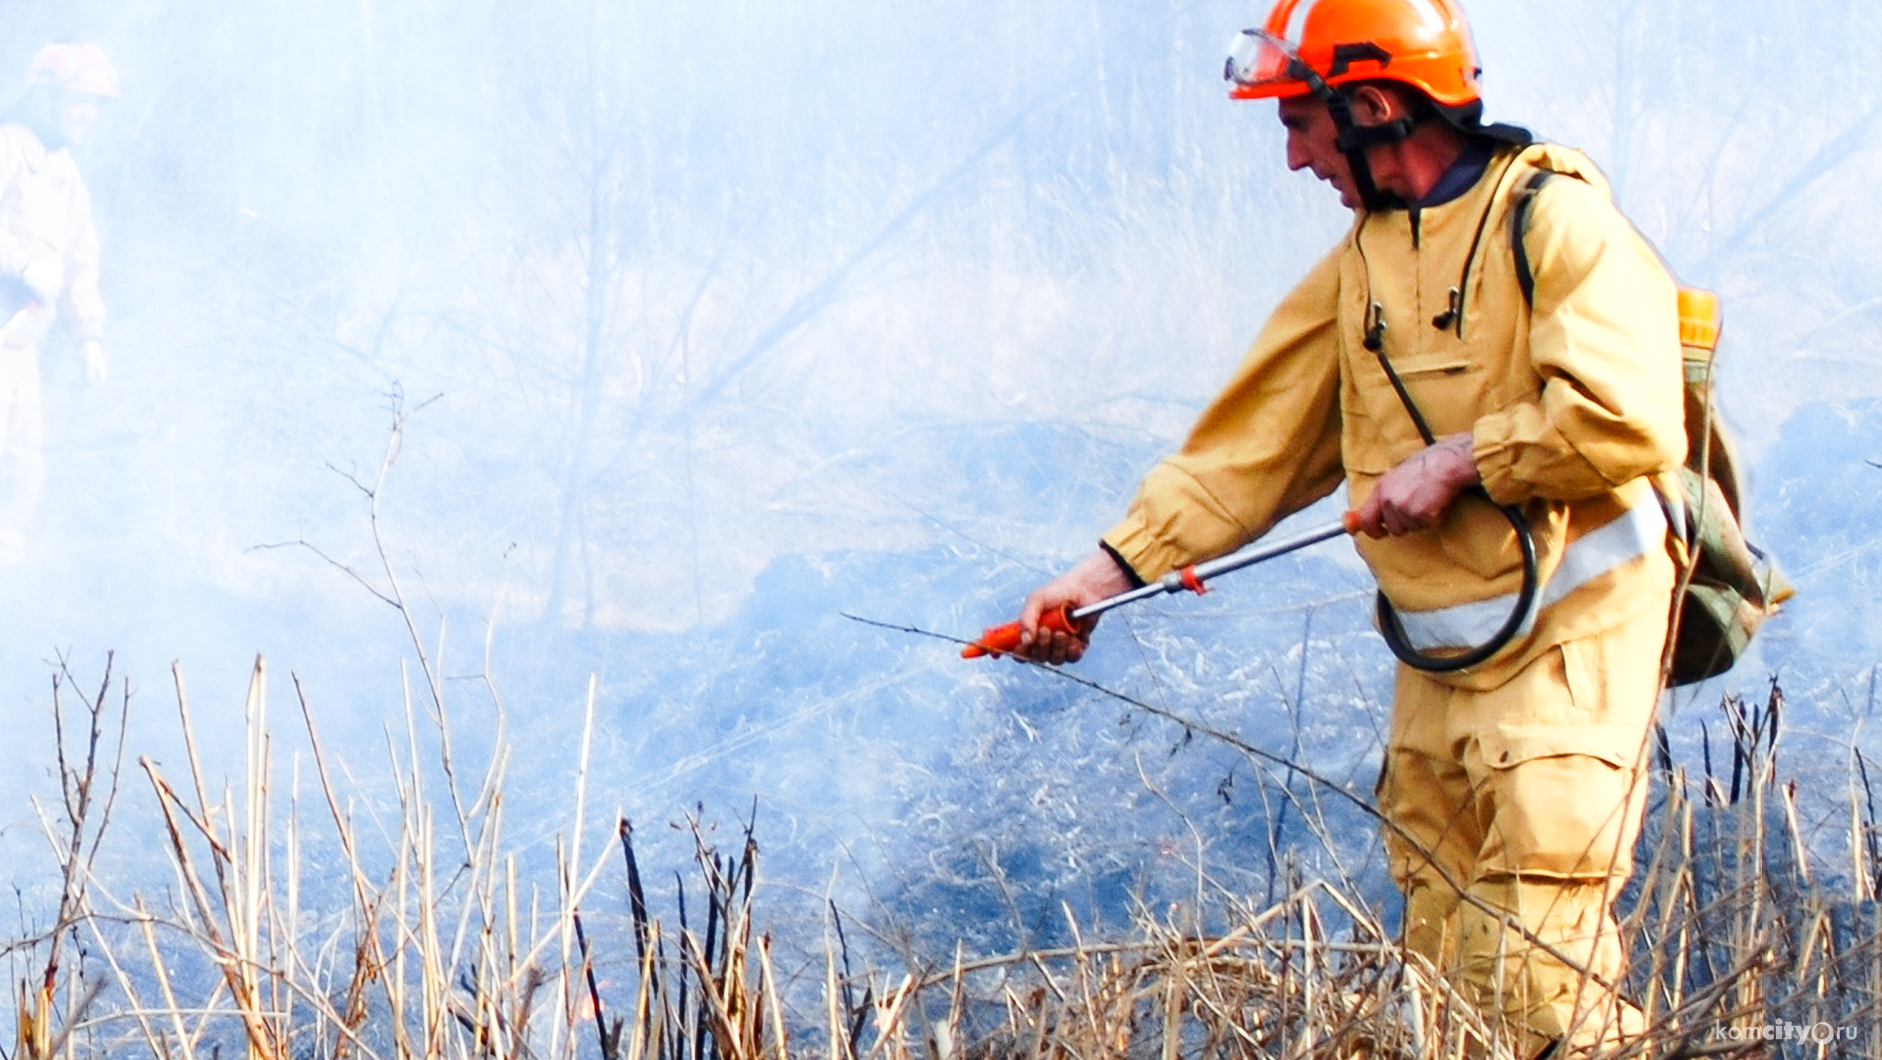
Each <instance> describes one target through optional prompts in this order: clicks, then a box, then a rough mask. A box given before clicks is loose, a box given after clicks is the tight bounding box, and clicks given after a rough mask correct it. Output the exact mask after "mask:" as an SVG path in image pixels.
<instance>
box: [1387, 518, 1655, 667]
mask: <svg viewBox="0 0 1882 1060" xmlns="http://www.w3.org/2000/svg"><path fill="white" fill-rule="evenodd" d="M1665 538H1666V516H1665V515H1664V514H1663V513H1662V512H1661V511H1660V506H1659V505H1658V504H1655V503H1654V502H1652V501H1648V502H1647V503H1645V504H1639V505H1635V506H1634V507H1632V508H1629V509H1628V510H1627V511H1625V512H1623V513H1622V514H1621V515H1620V516H1618V517H1616V518H1615V519H1614V520H1613V521H1612V522H1609V523H1607V524H1606V525H1604V526H1602V527H1600V528H1599V529H1595V530H1591V531H1589V532H1588V533H1585V534H1583V535H1581V536H1580V537H1578V538H1576V539H1575V540H1573V541H1571V542H1569V545H1568V548H1567V549H1565V550H1564V551H1563V553H1562V562H1561V563H1560V564H1559V565H1558V566H1557V567H1556V568H1555V573H1554V574H1553V575H1552V576H1550V578H1549V581H1548V583H1547V584H1546V585H1544V586H1543V587H1542V591H1541V592H1540V593H1537V594H1536V606H1535V607H1534V608H1533V609H1531V611H1530V612H1529V615H1528V617H1526V618H1525V619H1524V620H1523V624H1522V628H1521V629H1520V630H1519V631H1518V635H1519V636H1520V635H1522V634H1526V633H1528V632H1529V631H1530V630H1531V629H1533V628H1535V624H1536V615H1537V613H1539V612H1540V611H1541V610H1542V608H1545V607H1548V606H1549V605H1550V604H1553V603H1555V602H1556V601H1558V600H1560V599H1562V598H1563V597H1565V596H1567V595H1568V594H1569V593H1572V592H1574V591H1575V590H1577V589H1579V588H1581V587H1582V586H1584V585H1586V584H1588V583H1589V582H1591V581H1593V580H1595V579H1596V578H1599V577H1601V576H1602V575H1603V574H1606V573H1608V572H1609V571H1611V570H1613V569H1615V568H1616V567H1619V566H1621V565H1622V564H1624V563H1628V562H1630V561H1632V560H1636V559H1639V558H1640V557H1641V556H1644V555H1646V554H1647V550H1648V549H1651V548H1658V547H1660V546H1661V545H1662V543H1663V542H1664V540H1665ZM1515 606H1516V594H1515V593H1505V594H1503V595H1502V596H1493V597H1490V598H1489V599H1487V600H1477V601H1473V602H1471V603H1468V604H1458V605H1456V606H1455V607H1440V608H1437V609H1435V610H1431V611H1404V610H1401V611H1399V612H1398V619H1399V623H1400V625H1401V626H1403V628H1404V630H1405V639H1406V640H1407V641H1409V642H1410V643H1411V646H1412V647H1414V648H1417V649H1418V650H1419V651H1430V650H1431V649H1433V648H1473V647H1476V646H1477V645H1479V644H1482V643H1484V642H1485V641H1487V640H1489V639H1490V638H1491V637H1494V636H1496V633H1497V631H1498V630H1500V629H1502V628H1503V623H1504V622H1506V621H1508V620H1509V615H1510V608H1512V607H1515Z"/></svg>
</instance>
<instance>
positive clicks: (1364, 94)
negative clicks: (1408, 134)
mask: <svg viewBox="0 0 1882 1060" xmlns="http://www.w3.org/2000/svg"><path fill="white" fill-rule="evenodd" d="M1347 98H1348V99H1349V100H1351V105H1352V108H1353V120H1354V121H1356V122H1358V123H1359V124H1361V125H1384V124H1385V123H1386V122H1389V121H1392V120H1394V119H1396V118H1398V117H1400V113H1401V112H1402V111H1403V110H1404V109H1405V108H1404V105H1403V104H1402V103H1401V102H1400V101H1399V99H1398V97H1396V96H1394V95H1393V94H1392V93H1390V92H1387V91H1386V90H1385V89H1383V88H1380V87H1379V86H1378V85H1359V86H1357V87H1355V88H1353V89H1352V90H1351V92H1350V93H1349V94H1348V96H1347Z"/></svg>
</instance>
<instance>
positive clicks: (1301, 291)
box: [1104, 144, 1686, 687]
mask: <svg viewBox="0 0 1882 1060" xmlns="http://www.w3.org/2000/svg"><path fill="white" fill-rule="evenodd" d="M1537 169H1548V170H1551V171H1553V172H1555V173H1557V174H1560V176H1557V177H1556V178H1555V179H1552V180H1550V181H1549V182H1548V183H1547V184H1546V185H1544V186H1543V187H1542V189H1541V190H1540V191H1539V192H1537V193H1536V197H1535V200H1534V202H1533V203H1532V204H1531V208H1530V211H1529V217H1528V224H1527V236H1526V237H1525V239H1524V246H1525V248H1526V250H1527V252H1528V255H1529V260H1530V265H1531V272H1532V274H1533V276H1534V279H1535V289H1534V301H1533V308H1532V307H1531V306H1530V305H1529V304H1527V303H1526V302H1525V300H1524V298H1523V295H1522V292H1521V289H1520V287H1519V286H1518V283H1517V278H1516V266H1515V260H1514V252H1513V250H1512V247H1511V240H1510V229H1509V224H1510V210H1511V207H1512V204H1513V203H1514V202H1515V201H1516V197H1517V196H1518V195H1520V194H1526V192H1524V191H1522V190H1521V189H1522V188H1523V186H1524V184H1525V182H1526V181H1527V180H1528V178H1529V177H1530V175H1531V174H1532V173H1533V172H1535V170H1537ZM1453 292H1455V293H1453ZM1375 303H1376V304H1377V306H1378V309H1377V310H1376V311H1375V310H1372V309H1371V307H1372V306H1373V305H1374V304H1375ZM1459 308H1461V312H1458V311H1457V310H1458V309H1459ZM1369 314H1376V317H1377V318H1378V319H1380V320H1382V321H1383V323H1384V325H1385V327H1384V331H1383V340H1384V342H1383V348H1384V352H1385V355H1386V356H1387V357H1388V358H1389V359H1390V361H1391V364H1392V366H1393V368H1394V369H1395V370H1396V371H1397V373H1398V375H1399V377H1400V378H1401V379H1402V380H1403V382H1404V384H1405V387H1406V389H1407V390H1408V391H1409V393H1410V395H1411V398H1412V400H1413V401H1414V402H1415V403H1416V404H1417V406H1418V408H1419V411H1420V412H1421V413H1422V414H1423V416H1424V418H1425V420H1426V421H1427V423H1428V424H1429V425H1430V428H1431V431H1432V433H1433V434H1434V435H1435V436H1437V437H1440V438H1441V437H1444V436H1445V435H1449V434H1455V433H1458V432H1463V431H1468V432H1470V433H1471V435H1472V437H1473V440H1474V452H1475V458H1476V463H1477V469H1478V472H1479V473H1480V475H1481V476H1482V479H1483V484H1484V488H1485V489H1486V490H1487V491H1488V493H1489V495H1490V497H1491V498H1492V499H1494V500H1495V501H1497V502H1498V503H1501V504H1516V505H1520V506H1521V507H1522V508H1523V509H1524V512H1525V514H1526V515H1527V516H1528V517H1529V520H1530V523H1531V525H1532V527H1533V528H1534V531H1535V539H1536V548H1537V553H1538V558H1539V566H1540V573H1541V576H1542V578H1543V579H1544V582H1543V584H1544V589H1543V592H1542V598H1541V599H1542V608H1541V610H1540V612H1539V614H1538V616H1537V618H1536V620H1535V622H1534V623H1533V625H1532V627H1531V628H1530V629H1529V630H1528V632H1527V635H1526V636H1525V637H1524V638H1523V639H1522V640H1521V641H1519V642H1518V643H1517V644H1516V645H1514V646H1513V647H1512V649H1510V650H1508V651H1505V652H1503V653H1502V654H1500V655H1499V656H1498V657H1496V658H1495V659H1493V660H1491V662H1489V663H1487V664H1485V665H1484V666H1482V667H1479V668H1478V669H1477V670H1476V671H1475V672H1474V673H1471V674H1464V675H1459V676H1456V677H1453V678H1450V679H1449V680H1452V681H1454V682H1456V683H1460V684H1466V685H1475V686H1483V687H1493V686H1494V685H1495V684H1497V683H1499V682H1500V681H1501V680H1502V679H1503V678H1504V677H1506V676H1508V675H1509V674H1510V673H1513V672H1514V670H1515V668H1516V667H1517V666H1520V665H1522V664H1523V663H1525V662H1527V661H1528V659H1530V658H1533V656H1534V655H1535V653H1536V652H1538V651H1540V650H1542V649H1545V648H1547V647H1548V646H1549V645H1552V644H1556V643H1560V642H1562V641H1565V640H1569V639H1572V638H1575V637H1580V636H1585V635H1588V634H1590V633H1594V632H1598V631H1600V630H1603V629H1607V628H1610V627H1612V626H1614V625H1615V624H1617V623H1618V622H1620V621H1622V620H1623V619H1625V618H1627V617H1630V616H1632V615H1634V614H1638V613H1639V612H1640V611H1641V610H1642V609H1644V608H1647V607H1650V606H1651V607H1658V608H1664V607H1666V606H1667V605H1668V603H1669V602H1670V593H1671V587H1672V582H1673V568H1672V562H1671V560H1670V559H1669V558H1668V556H1667V553H1666V550H1665V533H1666V528H1665V527H1666V524H1665V521H1664V518H1663V517H1662V515H1661V513H1660V509H1659V506H1658V504H1657V503H1656V500H1655V497H1654V493H1653V488H1652V485H1651V483H1650V481H1649V479H1650V477H1651V476H1655V475H1659V474H1662V473H1665V472H1669V471H1670V470H1671V469H1672V468H1674V467H1676V466H1678V464H1679V463H1680V461H1681V460H1682V459H1683V458H1684V455H1685V447H1686V435H1685V428H1684V405H1683V400H1684V398H1683V384H1682V375H1681V356H1680V345H1679V322H1678V316H1677V307H1676V289H1675V286H1674V283H1673V280H1672V278H1671V277H1670V276H1669V275H1668V274H1667V271H1666V269H1665V267H1664V266H1663V265H1662V264H1661V263H1660V260H1659V258H1658V257H1657V256H1656V255H1655V253H1654V251H1653V249H1652V248H1651V247H1650V246H1648V244H1647V242H1646V240H1645V239H1644V238H1642V237H1641V236H1640V234H1639V233H1638V232H1636V231H1635V230H1634V228H1633V227H1632V225H1630V224H1629V223H1628V221H1627V220H1626V218H1625V217H1623V216H1622V215H1621V214H1620V212H1619V210H1617V209H1616V208H1615V206H1614V204H1613V201H1612V199H1611V197H1610V194H1609V191H1608V187H1607V182H1606V180H1605V179H1604V178H1603V177H1602V176H1601V174H1600V173H1599V172H1598V171H1597V170H1596V169H1595V168H1594V166H1593V165H1592V164H1591V163H1590V162H1589V161H1588V160H1587V159H1586V158H1585V157H1583V156H1582V155H1581V154H1580V153H1579V152H1576V151H1572V150H1569V149H1566V148H1562V147H1558V146H1554V145H1550V144H1537V145H1532V146H1529V147H1526V148H1515V147H1508V148H1502V149H1499V150H1498V151H1497V152H1496V153H1495V154H1494V155H1493V157H1492V158H1491V160H1490V163H1489V166H1488V168H1487V169H1486V170H1485V172H1484V176H1483V177H1482V178H1481V179H1480V180H1479V181H1478V182H1477V184H1476V185H1475V186H1474V187H1473V188H1471V189H1470V190H1469V191H1467V192H1465V193H1464V194H1463V195H1462V196H1460V197H1458V198H1456V199H1453V200H1452V201H1450V202H1447V203H1444V204H1442V205H1438V206H1433V207H1428V208H1425V209H1423V210H1420V211H1416V212H1413V211H1408V210H1386V211H1379V212H1361V213H1360V214H1359V215H1357V216H1356V217H1355V219H1354V223H1353V227H1352V228H1351V229H1350V230H1349V231H1348V233H1347V235H1346V237H1345V239H1344V240H1343V241H1342V242H1341V244H1340V245H1339V246H1338V247H1336V248H1335V249H1334V251H1333V252H1332V253H1331V254H1330V255H1328V256H1327V257H1326V258H1325V259H1324V260H1322V261H1321V262H1320V263H1319V264H1318V265H1317V266H1315V267H1314V269H1313V270H1312V271H1311V272H1309V273H1308V274H1307V276H1306V278H1305V279H1304V280H1302V281H1301V283H1300V284H1299V286H1297V287H1296V288H1295V289H1294V290H1293V291H1292V292H1291V293H1289V294H1288V295H1287V297H1286V298H1284V299H1283V300H1282V302H1281V304H1280V305H1279V306H1278V307H1277V308H1276V309H1275V311H1274V314H1273V315H1272V316H1271V317H1270V318H1269V320H1268V323H1267V325H1266V327H1264V328H1263V329H1262V332H1261V334H1260V336H1259V337H1258V338H1257V339H1256V340H1255V344H1254V346H1253V348H1252V349H1251V350H1250V352H1249V354H1248V356H1247V357H1246V358H1245V359H1244V360H1243V362H1242V364H1241V366H1240V367H1239V369H1237V371H1236V373H1235V375H1234V377H1233V379H1231V381H1230V382H1229V385H1228V387H1227V388H1226V389H1225V390H1224V391H1223V392H1222V393H1221V394H1220V395H1219V396H1218V397H1217V398H1216V399H1215V401H1214V402H1213V403H1211V404H1210V406H1209V407H1208V408H1207V409H1206V410H1205V411H1204V412H1203V414H1202V417H1201V419H1200V420H1198V421H1197V423H1196V425H1195V427H1194V428H1193V430H1192V431H1191V434H1190V436H1189V439H1188V440H1187V441H1186V442H1185V443H1184V445H1183V448H1182V450H1181V451H1179V452H1178V453H1176V454H1175V455H1174V456H1171V457H1170V458H1168V459H1166V460H1164V461H1163V462H1162V463H1161V464H1159V465H1158V466H1157V467H1156V468H1155V469H1153V470H1152V471H1151V472H1150V474H1149V475H1148V476H1147V477H1146V478H1145V480H1144V482H1143V484H1142V486H1141V487H1140V488H1139V491H1138V494H1137V497H1136V499H1135V500H1134V501H1133V502H1132V503H1131V506H1130V509H1129V511H1128V513H1127V514H1126V516H1125V518H1124V520H1123V521H1122V522H1120V523H1118V524H1117V525H1116V526H1115V527H1113V528H1112V529H1111V530H1110V531H1108V532H1107V533H1106V534H1105V536H1104V540H1105V543H1106V544H1107V545H1109V546H1110V548H1111V549H1112V550H1114V551H1115V553H1116V554H1117V555H1118V556H1120V557H1121V558H1123V559H1124V560H1125V561H1126V562H1128V563H1129V564H1130V565H1131V567H1132V568H1133V569H1134V570H1135V572H1136V573H1137V574H1138V575H1139V576H1140V577H1143V578H1145V579H1154V578H1158V577H1161V576H1162V575H1163V574H1164V573H1166V572H1168V571H1171V570H1174V569H1177V568H1180V567H1183V566H1186V565H1188V564H1191V563H1195V562H1198V561H1200V560H1204V559H1209V558H1213V557H1215V556H1219V555H1223V554H1225V553H1228V552H1231V551H1233V550H1235V549H1237V548H1239V547H1241V546H1242V545H1244V544H1246V543H1247V542H1249V541H1251V540H1253V539H1255V538H1257V537H1259V536H1260V535H1262V534H1263V533H1265V532H1266V531H1267V530H1268V528H1269V527H1271V526H1272V525H1273V524H1274V523H1275V522H1276V521H1278V520H1279V519H1281V518H1282V517H1284V516H1286V515H1288V514H1290V513H1292V512H1294V511H1296V510H1298V509H1300V508H1303V507H1305V506H1307V505H1308V504H1311V503H1313V502H1314V501H1316V500H1318V499H1320V498H1321V497H1324V496H1326V495H1327V494H1328V493H1330V492H1332V491H1333V489H1334V488H1335V487H1336V486H1337V485H1338V484H1339V482H1340V480H1341V479H1342V477H1344V479H1345V481H1346V483H1347V485H1348V488H1349V491H1350V494H1351V499H1352V502H1353V503H1354V504H1355V505H1357V504H1358V503H1359V502H1360V501H1362V500H1363V499H1364V498H1365V497H1366V495H1367V494H1368V493H1369V492H1370V491H1371V489H1372V486H1373V483H1374V482H1376V481H1377V479H1378V478H1379V476H1380V475H1382V474H1384V473H1385V472H1386V471H1388V470H1390V469H1391V468H1392V467H1393V466H1395V465H1397V464H1398V463H1399V462H1400V461H1402V460H1404V459H1405V458H1407V457H1409V456H1411V455H1412V454H1413V453H1415V452H1417V451H1418V450H1419V449H1421V448H1423V447H1424V444H1425V443H1424V441H1423V439H1422V438H1420V437H1419V435H1418V431H1417V428H1416V427H1415V425H1414V424H1413V422H1412V419H1411V417H1410V415H1409V414H1408V413H1407V411H1406V409H1405V407H1404V405H1403V404H1402V403H1401V401H1400V400H1399V397H1398V395H1397V393H1396V392H1395V391H1394V390H1393V388H1392V386H1391V384H1390V381H1389V380H1388V378H1387V376H1386V374H1385V371H1384V369H1383V368H1382V367H1381V366H1380V364H1379V361H1378V358H1377V356H1376V355H1375V354H1374V353H1373V352H1372V351H1370V350H1368V349H1366V348H1365V346H1364V345H1363V341H1362V340H1363V338H1364V333H1365V331H1366V327H1367V324H1368V318H1369ZM1357 544H1358V547H1359V550H1360V553H1361V555H1362V556H1363V557H1364V558H1365V560H1366V562H1367V564H1368V565H1369V566H1370V567H1371V568H1372V570H1373V573H1374V575H1375V576H1376V577H1377V578H1378V580H1379V585H1380V588H1381V590H1382V591H1383V592H1384V593H1385V594H1386V596H1387V598H1388V599H1390V600H1391V601H1392V602H1393V604H1394V606H1395V607H1396V608H1397V609H1398V611H1399V613H1400V615H1401V617H1402V618H1403V619H1404V620H1405V625H1406V628H1407V630H1408V631H1409V632H1410V633H1411V634H1412V639H1413V643H1414V646H1417V647H1419V648H1421V649H1434V648H1445V647H1464V646H1467V645H1470V644H1474V643H1479V642H1481V641H1483V640H1487V639H1488V637H1489V635H1490V634H1491V633H1494V632H1495V630H1496V629H1497V628H1498V627H1499V626H1500V625H1501V624H1502V622H1503V620H1504V619H1505V617H1506V616H1507V615H1508V614H1509V612H1510V603H1511V601H1512V600H1513V594H1514V593H1515V591H1516V589H1517V587H1518V586H1519V584H1520V582H1521V564H1520V557H1519V553H1518V550H1517V547H1516V543H1515V535H1514V534H1513V533H1512V532H1511V530H1510V527H1509V524H1508V523H1507V522H1506V521H1505V520H1504V518H1503V517H1502V515H1501V514H1499V513H1498V512H1497V511H1496V510H1495V509H1494V508H1492V507H1491V506H1490V505H1488V504H1485V503H1484V502H1483V501H1482V500H1481V499H1479V498H1472V497H1465V498H1460V499H1459V500H1458V501H1457V502H1456V503H1455V504H1453V505H1452V506H1451V508H1450V510H1449V511H1448V512H1447V513H1446V515H1445V517H1444V519H1443V520H1442V521H1441V523H1440V524H1439V525H1438V526H1436V527H1434V528H1432V529H1431V530H1427V531H1423V532H1420V533H1415V534H1409V535H1404V536H1401V537H1392V538H1385V539H1382V540H1378V541H1374V540H1371V539H1368V538H1363V537H1362V538H1359V539H1358V540H1357Z"/></svg>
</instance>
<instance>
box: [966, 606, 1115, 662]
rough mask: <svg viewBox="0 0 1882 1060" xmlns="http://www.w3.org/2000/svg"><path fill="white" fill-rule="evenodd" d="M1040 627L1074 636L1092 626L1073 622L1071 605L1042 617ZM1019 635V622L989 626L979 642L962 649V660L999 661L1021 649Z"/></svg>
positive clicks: (1060, 607)
mask: <svg viewBox="0 0 1882 1060" xmlns="http://www.w3.org/2000/svg"><path fill="white" fill-rule="evenodd" d="M1039 625H1040V626H1041V627H1043V628H1045V629H1050V630H1054V631H1056V632H1059V633H1071V634H1073V635H1077V634H1079V633H1080V632H1081V630H1079V628H1078V627H1079V626H1084V627H1085V628H1087V629H1089V628H1090V626H1091V624H1090V623H1089V622H1075V621H1073V620H1072V612H1071V605H1070V604H1064V605H1061V606H1059V607H1055V608H1053V609H1052V610H1050V611H1047V612H1046V613H1044V614H1042V615H1040V616H1039ZM1019 635H1020V625H1019V623H1018V622H1008V623H1007V624H1006V625H1004V626H989V627H987V630H986V632H984V633H982V634H981V635H980V639H979V640H977V641H975V642H973V643H972V644H969V645H968V646H967V647H965V648H962V649H961V658H963V659H978V658H980V657H981V656H982V655H991V656H993V657H994V658H996V659H997V658H999V657H1000V656H1002V655H1005V654H1006V653H1007V652H1010V651H1012V650H1014V649H1015V648H1018V647H1019Z"/></svg>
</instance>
